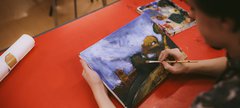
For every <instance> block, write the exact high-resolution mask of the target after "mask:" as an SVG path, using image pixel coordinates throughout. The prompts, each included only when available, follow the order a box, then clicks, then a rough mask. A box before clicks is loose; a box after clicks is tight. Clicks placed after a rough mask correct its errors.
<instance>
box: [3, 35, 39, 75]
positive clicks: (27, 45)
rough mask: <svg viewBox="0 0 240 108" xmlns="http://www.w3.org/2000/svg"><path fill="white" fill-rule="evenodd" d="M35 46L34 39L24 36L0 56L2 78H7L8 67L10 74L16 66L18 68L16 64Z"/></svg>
mask: <svg viewBox="0 0 240 108" xmlns="http://www.w3.org/2000/svg"><path fill="white" fill-rule="evenodd" d="M34 45H35V41H34V39H33V38H32V37H31V36H29V35H27V34H23V35H22V36H21V37H20V38H19V39H18V40H17V41H16V42H15V43H14V44H13V45H12V46H10V47H9V48H8V49H7V50H6V51H5V52H4V53H3V54H2V55H1V56H0V60H1V64H0V69H1V70H0V72H1V73H0V78H2V77H5V76H4V75H6V73H5V72H6V69H5V68H6V67H7V69H8V72H9V71H10V70H12V69H13V68H14V66H16V64H17V63H18V62H19V61H20V60H22V58H23V57H24V56H25V55H26V54H27V53H28V52H29V51H30V50H31V49H32V48H33V47H34ZM3 64H4V65H3Z"/></svg>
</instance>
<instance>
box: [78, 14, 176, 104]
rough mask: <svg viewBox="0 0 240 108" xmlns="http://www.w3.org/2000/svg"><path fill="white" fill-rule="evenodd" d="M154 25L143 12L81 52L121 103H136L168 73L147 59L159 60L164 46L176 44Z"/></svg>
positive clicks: (83, 57) (171, 46)
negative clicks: (148, 62) (149, 62)
mask: <svg viewBox="0 0 240 108" xmlns="http://www.w3.org/2000/svg"><path fill="white" fill-rule="evenodd" d="M154 25H156V24H154V22H153V21H152V20H151V17H150V16H149V14H142V15H140V16H139V17H137V18H136V19H135V20H133V21H132V22H130V23H129V24H127V25H125V26H124V27H122V28H120V29H119V30H117V31H115V32H113V33H112V34H110V35H109V36H107V37H106V38H104V39H102V40H100V41H99V42H97V43H95V44H94V45H92V46H91V47H89V48H87V49H86V50H84V51H82V52H81V53H80V57H81V58H82V59H84V60H85V61H86V62H87V63H88V65H89V66H90V67H91V68H92V69H93V70H94V71H96V72H97V73H98V75H99V76H100V77H101V79H102V81H103V82H104V84H105V86H106V87H107V88H108V89H109V90H110V91H111V92H112V93H113V94H114V96H116V98H117V99H118V100H119V101H120V102H121V103H122V104H123V106H124V107H129V108H131V107H136V106H137V105H139V103H140V102H141V101H143V100H144V98H145V97H146V96H147V95H148V94H149V93H150V92H151V91H152V90H153V89H154V88H156V87H157V86H158V85H159V84H160V83H161V82H163V80H164V79H166V77H167V76H168V72H167V71H166V70H164V68H163V66H162V65H160V64H147V63H146V60H158V57H159V54H160V52H161V51H162V50H164V49H165V48H177V46H176V45H175V44H174V42H173V41H171V39H170V38H169V37H168V36H167V35H166V34H164V32H163V31H162V30H161V29H160V28H158V27H154ZM169 59H171V58H169Z"/></svg>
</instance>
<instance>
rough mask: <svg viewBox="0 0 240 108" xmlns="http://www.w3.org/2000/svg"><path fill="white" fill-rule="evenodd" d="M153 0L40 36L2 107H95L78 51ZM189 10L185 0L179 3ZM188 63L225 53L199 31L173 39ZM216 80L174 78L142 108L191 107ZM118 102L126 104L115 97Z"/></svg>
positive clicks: (123, 4)
mask: <svg viewBox="0 0 240 108" xmlns="http://www.w3.org/2000/svg"><path fill="white" fill-rule="evenodd" d="M150 1H151V0H138V1H137V0H131V1H130V0H121V1H119V2H117V3H114V4H113V5H110V6H107V7H106V8H103V9H101V10H98V11H96V12H94V13H92V14H90V15H87V16H85V17H82V18H79V19H77V20H75V21H72V22H70V23H67V24H65V25H63V26H60V27H58V28H56V29H53V30H51V31H48V32H46V33H43V34H41V35H40V36H39V37H37V38H35V39H36V46H35V47H34V48H33V49H32V51H31V52H30V53H29V54H28V55H27V56H26V57H25V58H24V59H23V60H22V61H21V62H20V63H19V64H18V65H17V66H16V67H15V68H14V69H13V70H12V71H11V73H10V74H9V75H8V77H6V78H5V79H4V80H3V81H2V82H1V83H0V107H1V108H81V107H84V108H92V107H97V104H96V102H95V100H94V98H93V95H92V92H91V90H90V88H89V86H88V85H87V83H86V82H85V80H84V79H83V78H82V75H81V73H82V67H81V64H80V62H79V58H78V55H79V52H81V51H83V50H84V49H86V48H87V47H89V46H90V45H92V44H94V43H95V42H97V41H98V40H100V39H102V38H103V37H105V36H107V35H109V34H110V33H112V32H113V31H115V30H117V29H119V28H120V27H122V26H123V25H125V24H127V23H129V22H130V21H131V20H133V19H134V18H136V17H137V16H139V14H137V12H136V7H137V6H140V5H143V4H147V3H148V2H150ZM174 1H175V2H176V3H177V4H179V5H180V6H182V7H183V8H185V9H186V10H189V9H188V7H187V5H186V4H185V3H183V2H180V1H177V0H174ZM172 39H173V41H174V42H175V43H176V44H177V45H178V46H180V47H181V48H182V50H183V51H184V52H185V53H186V54H187V55H188V57H189V59H208V58H213V57H219V56H223V55H224V51H215V50H213V49H211V48H210V47H208V46H207V45H206V43H205V42H204V41H203V39H202V38H201V36H200V34H199V31H198V30H197V27H193V28H191V29H188V30H186V31H184V32H182V33H180V34H177V35H175V36H174V37H172ZM213 82H214V79H213V78H209V77H206V76H199V75H174V76H169V78H168V79H167V80H166V81H165V82H164V83H163V84H161V85H160V86H159V87H158V88H157V89H156V90H155V91H154V92H153V93H152V94H151V95H150V96H149V97H148V98H147V99H146V101H144V102H143V103H142V104H141V105H140V107H143V108H144V107H161V108H177V107H178V108H186V107H189V106H190V105H191V102H192V101H193V99H194V97H195V96H197V95H198V94H199V93H200V92H202V91H206V90H208V89H209V88H210V87H211V86H212V84H213ZM112 100H113V101H114V103H115V104H116V105H117V106H118V107H121V105H120V104H119V103H118V102H117V101H116V100H115V99H114V98H113V99H112Z"/></svg>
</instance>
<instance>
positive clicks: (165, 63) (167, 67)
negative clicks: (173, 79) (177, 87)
mask: <svg viewBox="0 0 240 108" xmlns="http://www.w3.org/2000/svg"><path fill="white" fill-rule="evenodd" d="M162 64H163V66H164V68H165V69H166V70H168V71H170V72H174V68H173V66H172V65H170V64H169V63H167V62H165V61H163V62H162Z"/></svg>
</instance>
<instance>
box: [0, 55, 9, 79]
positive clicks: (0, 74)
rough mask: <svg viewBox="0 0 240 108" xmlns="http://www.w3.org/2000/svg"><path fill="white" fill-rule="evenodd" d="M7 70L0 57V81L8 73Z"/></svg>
mask: <svg viewBox="0 0 240 108" xmlns="http://www.w3.org/2000/svg"><path fill="white" fill-rule="evenodd" d="M9 71H10V70H9V69H8V66H7V65H6V63H5V62H3V60H1V58H0V82H1V81H2V80H3V78H5V77H6V76H7V75H8V73H9Z"/></svg>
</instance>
